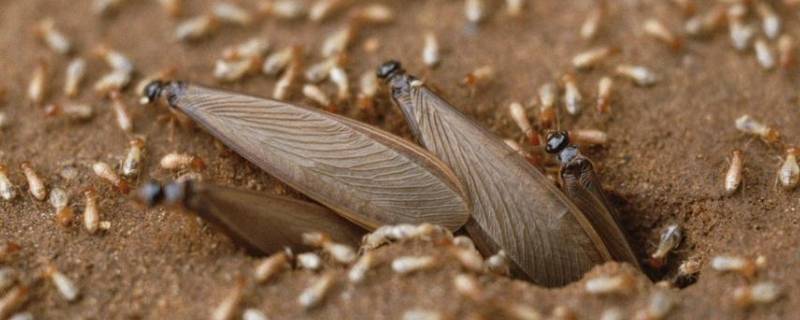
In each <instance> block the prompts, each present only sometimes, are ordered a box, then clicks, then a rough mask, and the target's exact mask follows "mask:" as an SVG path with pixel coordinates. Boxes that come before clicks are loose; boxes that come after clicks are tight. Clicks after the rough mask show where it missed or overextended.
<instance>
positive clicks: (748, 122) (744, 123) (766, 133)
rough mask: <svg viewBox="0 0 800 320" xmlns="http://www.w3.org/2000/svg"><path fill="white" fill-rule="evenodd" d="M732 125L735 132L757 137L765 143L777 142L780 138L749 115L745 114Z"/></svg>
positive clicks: (776, 133)
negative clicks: (734, 126)
mask: <svg viewBox="0 0 800 320" xmlns="http://www.w3.org/2000/svg"><path fill="white" fill-rule="evenodd" d="M734 124H735V125H736V129H737V130H739V131H741V132H744V133H747V134H752V135H755V136H758V137H759V138H761V140H764V141H765V142H767V143H775V142H778V140H780V138H781V134H780V132H778V131H777V130H775V129H773V128H770V127H768V126H767V125H765V124H763V123H761V122H759V121H758V120H756V119H754V118H753V117H751V116H750V115H746V114H745V115H743V116H741V117H739V118H737V119H736V121H735V123H734Z"/></svg>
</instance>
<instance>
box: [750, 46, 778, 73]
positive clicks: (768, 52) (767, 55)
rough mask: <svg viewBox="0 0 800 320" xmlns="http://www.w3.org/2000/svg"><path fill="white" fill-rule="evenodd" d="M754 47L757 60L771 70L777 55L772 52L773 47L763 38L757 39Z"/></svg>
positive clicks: (765, 68)
mask: <svg viewBox="0 0 800 320" xmlns="http://www.w3.org/2000/svg"><path fill="white" fill-rule="evenodd" d="M753 48H754V49H755V52H756V60H758V64H759V65H761V67H762V68H764V70H770V69H772V68H773V67H775V55H774V54H773V53H772V48H770V47H769V44H768V43H767V41H766V40H764V39H761V38H759V39H756V41H755V42H754V44H753Z"/></svg>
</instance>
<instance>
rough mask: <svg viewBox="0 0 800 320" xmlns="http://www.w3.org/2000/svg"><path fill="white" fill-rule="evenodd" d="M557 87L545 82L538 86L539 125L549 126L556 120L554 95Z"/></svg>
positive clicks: (556, 92)
mask: <svg viewBox="0 0 800 320" xmlns="http://www.w3.org/2000/svg"><path fill="white" fill-rule="evenodd" d="M557 94H558V89H557V88H556V85H555V84H553V83H545V84H543V85H542V86H541V87H539V116H538V117H537V118H538V119H539V125H540V126H541V127H542V128H550V126H552V125H553V123H554V122H555V121H556V110H555V105H556V99H557V98H556V95H557Z"/></svg>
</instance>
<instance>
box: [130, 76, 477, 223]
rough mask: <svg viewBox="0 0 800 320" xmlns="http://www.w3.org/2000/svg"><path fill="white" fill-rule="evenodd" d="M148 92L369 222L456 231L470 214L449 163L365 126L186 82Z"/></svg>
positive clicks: (252, 157)
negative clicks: (432, 225)
mask: <svg viewBox="0 0 800 320" xmlns="http://www.w3.org/2000/svg"><path fill="white" fill-rule="evenodd" d="M145 95H146V96H147V97H148V98H147V100H149V101H155V100H156V99H157V98H158V97H159V96H160V95H164V96H165V97H166V99H167V101H168V102H169V104H170V105H171V106H172V107H173V108H177V109H179V110H181V111H182V112H184V113H186V114H187V115H188V116H189V117H191V118H193V119H194V120H195V121H196V122H197V123H199V124H200V125H201V126H202V127H204V128H206V129H207V130H208V131H209V132H210V133H212V134H213V135H214V136H215V137H217V138H218V139H219V140H221V141H222V142H223V143H225V144H226V145H227V146H228V147H230V148H231V149H233V150H234V151H236V152H238V153H239V154H240V155H242V156H243V157H244V158H246V159H248V160H250V161H251V162H253V163H254V164H256V165H258V166H259V167H261V168H262V169H264V170H265V171H267V172H269V173H271V174H272V175H274V176H275V177H277V178H278V179H280V180H282V181H283V182H285V183H287V184H288V185H290V186H292V187H294V188H295V189H297V190H299V191H300V192H303V193H304V194H306V195H307V196H309V197H310V198H312V199H314V200H316V201H319V202H320V203H322V204H324V205H325V206H327V207H329V208H332V209H333V210H334V211H336V212H338V213H340V214H342V215H343V216H345V217H346V218H348V219H349V220H351V221H353V222H355V223H356V224H358V225H361V226H363V227H366V228H376V227H378V226H380V225H384V224H397V223H413V224H419V223H422V222H429V223H433V224H439V225H443V226H445V227H447V228H449V229H451V230H454V229H457V228H459V227H461V226H462V225H463V224H464V223H465V221H466V220H467V218H468V216H469V204H468V203H467V200H465V199H466V196H465V195H464V191H463V189H462V187H461V184H460V182H459V180H458V178H457V177H456V176H455V175H454V174H453V173H452V171H450V169H448V167H447V165H446V164H444V163H442V162H441V161H440V160H437V159H436V158H435V157H434V156H433V155H431V154H430V153H428V152H426V151H425V150H423V149H421V148H419V147H417V146H414V145H413V144H411V143H410V142H407V141H405V140H403V139H401V138H398V137H396V136H393V135H391V134H388V133H385V132H383V131H380V130H378V129H376V128H373V127H371V126H368V125H365V124H363V123H360V122H357V121H354V120H351V119H348V118H345V117H342V116H338V115H335V114H332V113H328V112H324V111H320V110H318V109H314V108H308V107H303V106H297V105H293V104H288V103H285V102H281V101H277V100H269V99H264V98H257V97H252V96H247V95H243V94H237V93H232V92H225V91H220V90H214V89H209V88H204V87H201V86H197V85H191V84H186V83H182V82H171V83H162V82H154V83H153V84H152V85H150V86H148V89H147V90H146V92H145ZM387 168H392V169H391V170H388V171H387Z"/></svg>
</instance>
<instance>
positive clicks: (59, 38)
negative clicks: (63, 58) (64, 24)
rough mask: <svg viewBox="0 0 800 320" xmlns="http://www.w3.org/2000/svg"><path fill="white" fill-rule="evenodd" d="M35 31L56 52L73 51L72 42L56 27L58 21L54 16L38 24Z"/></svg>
mask: <svg viewBox="0 0 800 320" xmlns="http://www.w3.org/2000/svg"><path fill="white" fill-rule="evenodd" d="M34 33H35V34H36V37H38V38H39V39H40V40H41V41H42V42H44V43H45V44H46V45H47V47H49V48H50V49H51V50H53V51H55V52H56V53H59V54H63V55H67V54H69V53H70V52H72V42H70V41H69V39H67V37H66V36H65V35H64V34H63V33H61V31H59V30H58V29H56V23H55V20H53V18H45V19H43V20H42V21H39V23H38V24H37V25H36V28H34Z"/></svg>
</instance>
